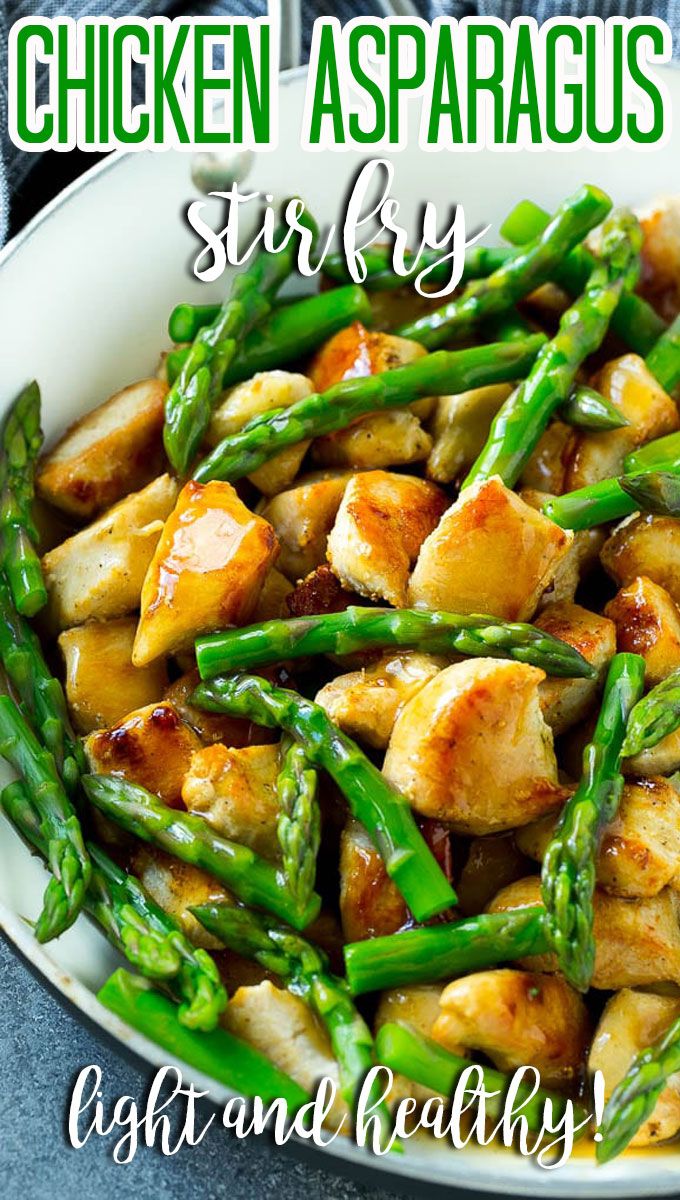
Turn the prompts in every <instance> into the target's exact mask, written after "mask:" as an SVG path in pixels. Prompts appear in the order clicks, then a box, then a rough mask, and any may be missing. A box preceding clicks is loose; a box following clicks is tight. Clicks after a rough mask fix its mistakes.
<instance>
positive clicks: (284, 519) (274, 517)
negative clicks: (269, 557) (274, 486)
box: [261, 471, 350, 582]
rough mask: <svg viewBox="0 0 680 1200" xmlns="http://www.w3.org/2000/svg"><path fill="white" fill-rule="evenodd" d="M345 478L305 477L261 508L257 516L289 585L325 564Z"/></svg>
mask: <svg viewBox="0 0 680 1200" xmlns="http://www.w3.org/2000/svg"><path fill="white" fill-rule="evenodd" d="M349 478H350V476H349V475H348V474H347V472H346V471H342V472H332V473H328V474H327V475H324V474H320V475H312V476H308V477H306V478H303V479H300V480H298V482H297V484H296V486H295V487H292V488H289V489H288V490H287V491H285V492H279V494H278V496H274V498H273V499H272V500H270V501H269V503H268V504H265V505H264V506H263V508H262V510H261V514H262V516H263V517H264V519H265V520H266V521H269V524H270V525H271V526H272V528H273V530H274V532H275V534H276V536H277V538H278V541H279V546H280V547H281V549H280V554H279V558H278V566H279V569H280V570H281V571H283V574H284V575H286V576H287V577H288V579H291V580H293V582H295V581H296V580H298V579H302V578H304V576H305V575H308V574H309V573H310V571H313V570H314V568H315V567H318V566H319V565H320V563H323V562H325V561H326V546H327V544H328V535H329V533H330V531H331V529H332V528H333V522H334V521H335V518H336V516H337V512H338V509H339V507H340V501H341V500H342V495H343V492H344V490H345V488H346V486H347V481H348V479H349Z"/></svg>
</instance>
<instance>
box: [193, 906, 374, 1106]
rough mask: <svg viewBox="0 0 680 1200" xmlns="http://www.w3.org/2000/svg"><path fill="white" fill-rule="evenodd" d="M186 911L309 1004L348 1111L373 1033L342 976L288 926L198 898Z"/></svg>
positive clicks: (368, 1063)
mask: <svg viewBox="0 0 680 1200" xmlns="http://www.w3.org/2000/svg"><path fill="white" fill-rule="evenodd" d="M191 912H192V913H193V914H194V916H195V917H196V918H197V920H199V921H200V922H201V925H203V927H204V928H205V929H207V930H208V932H209V933H212V934H213V935H214V936H215V937H216V938H219V940H220V941H221V942H224V945H225V946H228V947H229V948H230V949H231V950H235V951H236V952H237V954H242V955H243V956H244V958H252V959H254V960H255V962H258V963H259V964H260V966H262V967H264V968H265V969H266V970H267V971H272V972H273V973H274V974H275V975H279V976H280V978H281V979H282V980H283V982H284V983H285V985H286V987H287V988H288V989H289V990H290V991H291V992H293V993H295V995H298V996H301V997H302V999H303V1000H304V1001H305V1002H306V1003H307V1004H308V1005H309V1006H310V1008H312V1009H313V1011H314V1012H315V1013H316V1015H317V1016H318V1018H319V1020H320V1021H321V1022H322V1024H323V1025H325V1027H326V1029H327V1030H328V1035H329V1037H330V1040H331V1045H332V1047H333V1053H334V1055H335V1057H336V1059H337V1062H338V1069H339V1074H340V1091H341V1093H342V1095H343V1097H344V1099H345V1101H346V1103H347V1104H348V1106H349V1108H350V1110H352V1111H353V1109H354V1105H355V1103H356V1099H357V1093H358V1091H359V1089H360V1087H361V1084H362V1083H363V1080H364V1076H365V1075H366V1072H367V1071H369V1070H370V1069H371V1067H372V1066H374V1065H375V1061H376V1060H375V1054H374V1049H373V1038H372V1037H371V1032H370V1030H369V1028H368V1026H367V1024H366V1022H365V1021H364V1019H363V1017H362V1016H361V1015H360V1013H359V1012H357V1009H356V1007H355V1005H354V1002H353V1000H352V998H351V996H350V993H349V989H348V987H347V984H346V983H345V980H344V979H340V978H338V976H337V975H333V974H332V973H331V972H330V971H329V969H328V960H327V959H326V956H325V954H323V953H322V951H321V950H319V948H318V947H317V946H314V945H312V943H311V942H307V941H305V939H304V938H301V937H300V936H299V934H296V933H295V932H294V931H293V930H292V929H290V928H286V927H285V926H277V925H273V924H272V923H271V922H270V921H268V920H267V918H266V917H263V916H261V915H260V914H259V913H254V912H250V911H249V910H248V909H245V908H235V907H234V906H233V905H227V904H202V905H199V906H198V907H196V908H192V909H191ZM377 1090H378V1091H379V1090H380V1089H379V1088H378V1089H377ZM381 1117H382V1121H383V1122H384V1128H385V1130H388V1129H389V1128H390V1124H391V1122H390V1117H389V1113H388V1112H387V1110H386V1109H383V1111H382V1113H381Z"/></svg>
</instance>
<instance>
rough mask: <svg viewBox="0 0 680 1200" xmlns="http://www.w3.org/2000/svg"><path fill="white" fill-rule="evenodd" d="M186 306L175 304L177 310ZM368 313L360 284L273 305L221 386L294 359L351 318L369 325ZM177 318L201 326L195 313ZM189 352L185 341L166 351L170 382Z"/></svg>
mask: <svg viewBox="0 0 680 1200" xmlns="http://www.w3.org/2000/svg"><path fill="white" fill-rule="evenodd" d="M190 307H191V306H190V305H180V308H182V309H189V308H190ZM371 318H372V313H371V305H370V303H369V300H368V297H367V295H366V293H365V292H364V291H363V289H362V288H360V287H356V286H355V285H352V286H350V287H343V288H334V289H333V290H332V291H329V292H320V293H319V295H318V296H308V297H305V299H304V300H296V301H295V302H294V303H292V304H286V305H281V306H279V307H276V308H274V309H273V310H272V312H271V313H270V314H269V316H268V317H266V318H265V320H264V321H262V323H261V324H260V325H258V326H256V328H255V329H251V331H250V333H247V334H246V336H245V337H244V338H243V340H242V341H241V342H240V343H239V345H238V348H237V351H236V355H235V357H234V359H233V361H232V363H231V365H230V366H229V368H228V369H227V371H226V372H225V375H224V378H223V380H222V386H223V387H231V385H232V384H234V383H239V382H240V381H241V380H242V379H250V377H251V376H252V375H255V374H256V373H257V372H258V371H270V370H271V369H272V368H274V367H283V366H288V365H289V364H290V363H291V362H297V361H299V360H300V359H301V358H304V356H305V355H306V354H310V353H311V351H312V350H316V348H317V346H320V345H322V343H323V342H325V341H326V340H327V339H328V338H329V337H332V336H333V334H334V333H338V331H339V330H340V329H344V328H345V327H346V326H347V325H351V323H352V321H361V323H362V324H363V325H370V323H371ZM181 320H182V322H183V323H184V328H189V327H190V324H189V322H190V321H191V324H192V325H193V326H195V328H196V330H198V329H200V328H201V326H200V324H199V323H198V322H199V320H200V318H198V317H192V318H190V317H189V314H188V313H184V314H183V316H182V317H181ZM177 332H179V329H178V330H177ZM177 340H178V341H181V340H183V339H182V338H178V339H177ZM188 355H189V347H188V346H185V347H183V348H182V349H180V350H175V351H171V352H170V354H168V356H167V358H166V368H167V371H168V379H169V380H170V381H171V382H174V379H175V378H176V376H177V374H179V371H180V370H181V369H182V366H183V365H184V363H185V362H186V359H187V357H188Z"/></svg>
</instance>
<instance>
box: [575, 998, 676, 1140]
mask: <svg viewBox="0 0 680 1200" xmlns="http://www.w3.org/2000/svg"><path fill="white" fill-rule="evenodd" d="M678 1070H680V1017H679V1018H678V1019H677V1020H675V1021H674V1022H673V1024H672V1025H670V1026H669V1027H668V1029H667V1030H666V1032H665V1033H664V1034H662V1036H661V1037H660V1038H658V1039H657V1041H655V1042H654V1043H653V1045H651V1046H649V1047H648V1048H647V1049H646V1050H643V1052H642V1054H638V1056H637V1058H635V1059H634V1060H633V1062H632V1063H631V1065H630V1067H629V1068H628V1070H627V1071H626V1074H625V1075H624V1077H623V1079H622V1080H621V1081H620V1083H618V1084H617V1086H616V1087H615V1088H614V1091H613V1092H612V1094H611V1096H610V1097H609V1100H608V1102H607V1106H606V1108H605V1110H604V1117H603V1120H602V1124H601V1125H600V1128H599V1133H600V1136H601V1141H599V1142H598V1143H597V1146H596V1151H595V1152H596V1154H597V1158H598V1161H599V1162H601V1163H605V1162H609V1160H610V1159H612V1158H616V1156H617V1154H621V1152H622V1151H623V1150H625V1149H626V1146H628V1145H629V1143H630V1142H631V1141H632V1139H633V1138H634V1137H635V1134H636V1133H637V1131H638V1129H639V1128H640V1126H641V1125H643V1124H644V1122H645V1121H646V1120H647V1118H648V1117H651V1115H652V1113H653V1111H654V1108H655V1106H656V1102H657V1100H658V1099H659V1096H660V1095H661V1093H662V1091H663V1090H664V1088H665V1086H666V1084H667V1083H668V1081H669V1079H670V1077H671V1075H674V1074H675V1072H676V1071H678Z"/></svg>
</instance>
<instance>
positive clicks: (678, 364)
mask: <svg viewBox="0 0 680 1200" xmlns="http://www.w3.org/2000/svg"><path fill="white" fill-rule="evenodd" d="M646 363H647V366H648V367H649V370H650V371H651V373H652V375H653V376H654V378H655V379H657V380H658V381H659V383H660V384H661V386H662V388H663V389H664V391H665V392H673V391H675V389H676V387H677V386H678V384H679V383H680V316H677V317H676V318H675V320H674V321H673V323H672V325H669V327H668V329H666V330H665V331H664V333H662V334H661V335H660V337H659V340H658V341H657V342H656V344H655V345H654V346H652V349H651V350H650V352H649V354H648V355H647V358H646Z"/></svg>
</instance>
